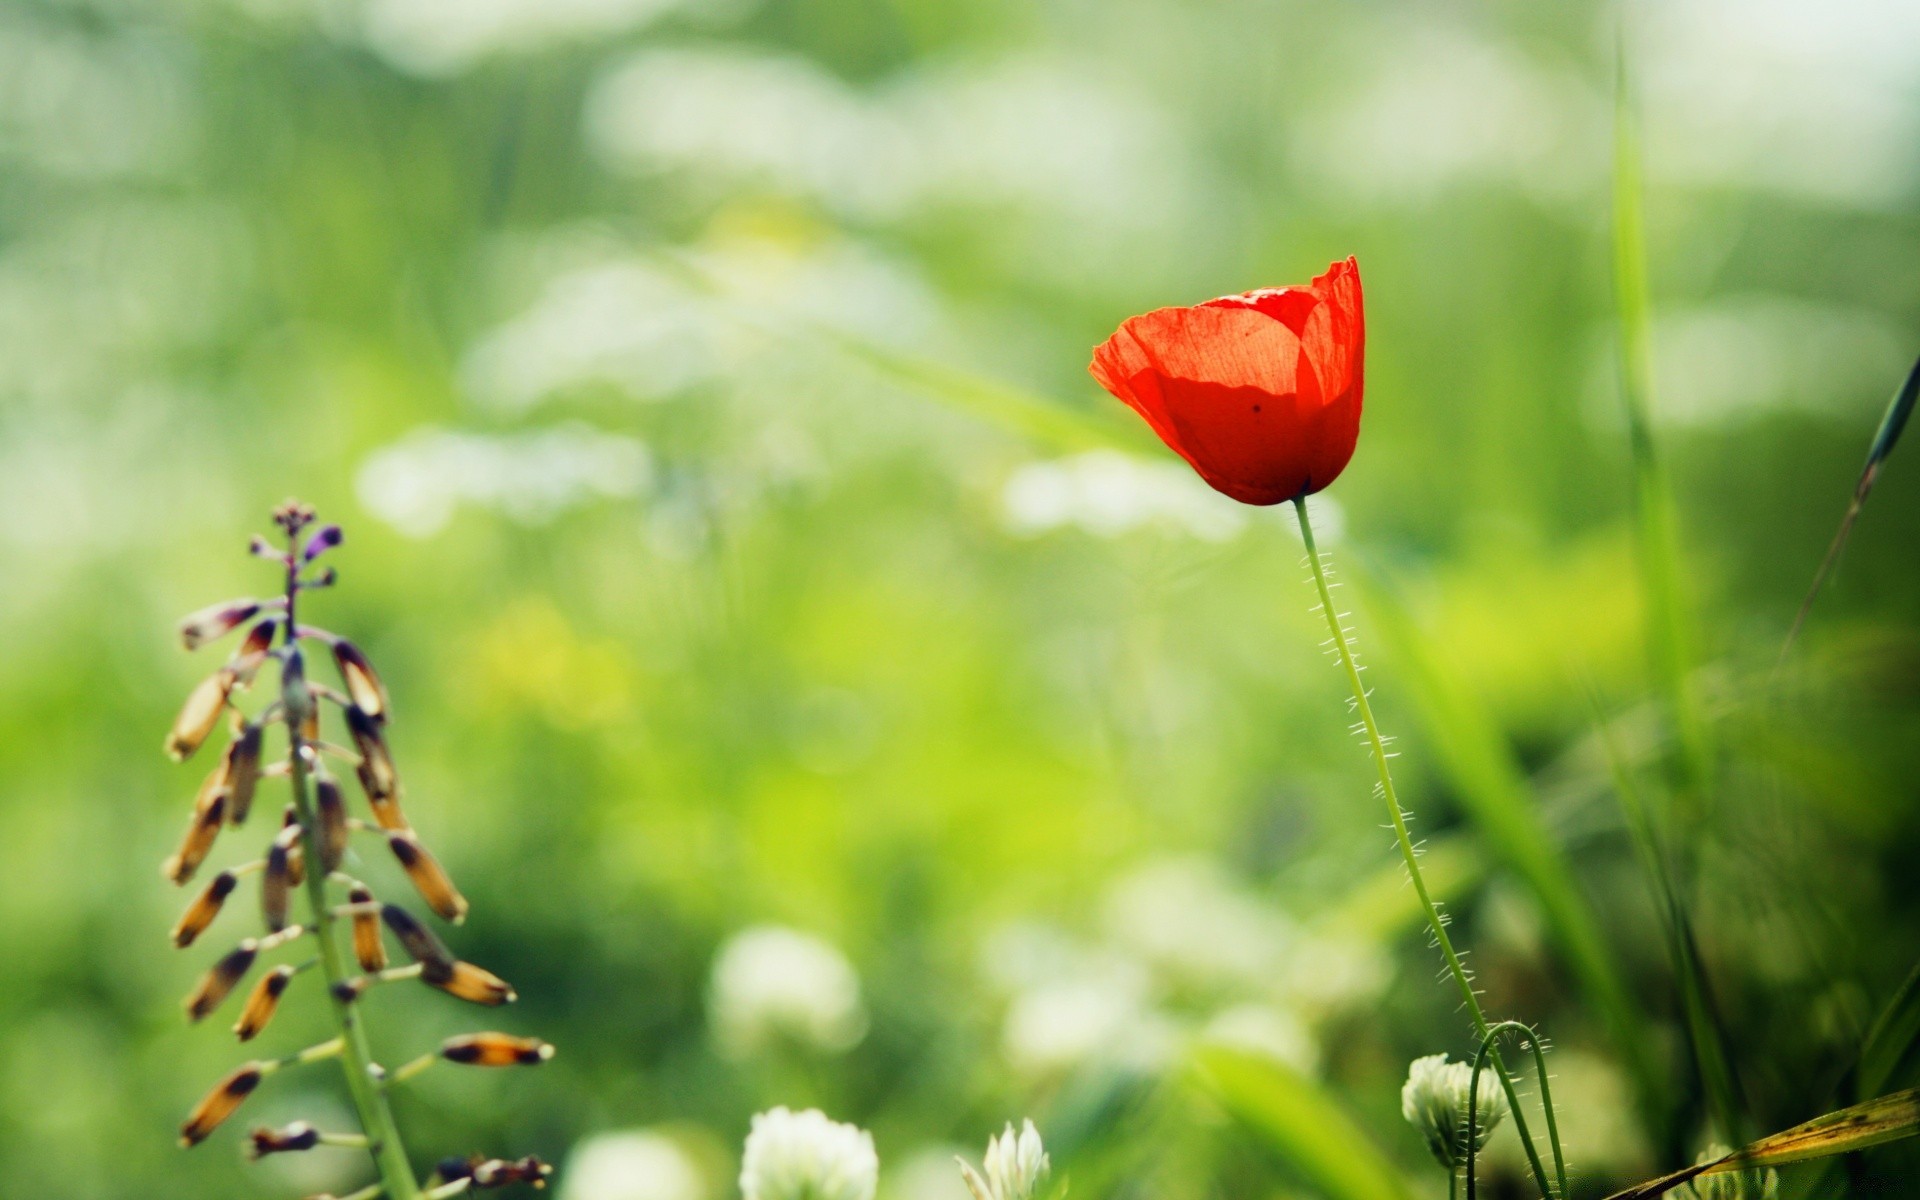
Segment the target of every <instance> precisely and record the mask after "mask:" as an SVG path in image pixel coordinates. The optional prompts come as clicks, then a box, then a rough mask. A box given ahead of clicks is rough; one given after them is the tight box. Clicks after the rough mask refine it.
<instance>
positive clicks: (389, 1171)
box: [285, 538, 420, 1200]
mask: <svg viewBox="0 0 1920 1200" xmlns="http://www.w3.org/2000/svg"><path fill="white" fill-rule="evenodd" d="M299 569H300V568H299V560H298V557H297V544H296V542H295V539H292V538H290V539H289V558H288V565H287V611H286V626H285V628H286V643H285V644H286V647H287V649H288V651H289V652H292V651H293V650H294V648H295V647H296V646H297V645H298V642H297V639H296V638H295V636H294V630H295V628H297V622H296V620H295V613H294V600H295V597H296V596H297V595H298V594H299V590H300V589H299V584H298V574H299ZM287 741H288V755H289V759H290V763H289V767H290V774H291V778H292V781H293V804H294V809H295V811H296V812H297V813H298V815H299V818H300V831H301V838H302V840H303V841H304V842H305V844H306V847H307V851H306V854H307V881H306V890H307V904H308V906H309V907H310V908H311V909H312V910H313V917H312V923H313V936H314V940H315V941H317V942H318V943H319V944H320V970H321V972H322V974H324V975H325V976H326V980H327V1001H328V1003H330V1004H332V1005H333V1016H334V1022H335V1024H337V1025H338V1026H339V1027H340V1037H341V1041H342V1043H343V1045H344V1049H343V1051H342V1053H341V1055H340V1065H341V1068H342V1069H343V1070H344V1071H345V1072H346V1076H347V1091H348V1093H350V1094H351V1096H352V1098H353V1107H354V1111H355V1112H356V1113H357V1114H358V1115H359V1117H360V1128H361V1129H362V1130H364V1131H365V1132H366V1135H367V1153H368V1154H369V1155H370V1156H371V1157H372V1159H373V1165H374V1168H375V1169H376V1170H377V1171H379V1172H380V1184H379V1187H378V1189H377V1190H375V1191H374V1192H373V1194H375V1195H384V1196H385V1197H386V1198H387V1200H419V1197H420V1188H419V1186H418V1185H417V1184H416V1183H415V1182H414V1178H413V1164H412V1163H410V1162H409V1161H408V1160H407V1148H406V1145H405V1144H404V1143H403V1142H401V1140H400V1130H399V1127H398V1126H397V1125H395V1124H394V1120H393V1110H392V1109H391V1108H390V1107H388V1105H387V1094H386V1089H385V1086H384V1085H383V1084H382V1083H381V1082H380V1081H379V1080H377V1079H376V1078H375V1074H374V1073H375V1071H376V1070H377V1069H378V1068H377V1067H376V1066H375V1064H374V1061H373V1047H372V1045H371V1043H370V1042H369V1041H368V1039H367V1031H366V1027H365V1026H364V1025H363V1024H362V1023H361V1020H360V1014H359V1011H358V1010H357V1009H356V1007H355V1005H354V1003H353V1002H349V1001H343V1000H341V999H340V997H339V996H337V995H335V994H334V987H335V985H336V984H339V983H341V982H343V981H344V980H346V979H347V978H349V976H350V974H351V973H350V972H349V971H348V970H347V960H346V955H345V953H344V952H343V951H342V950H341V948H340V942H339V940H338V939H337V938H336V937H335V936H334V927H335V925H337V924H338V921H339V919H338V918H337V917H336V916H335V915H334V912H333V905H332V903H331V902H330V901H329V900H328V898H327V873H326V871H324V870H322V869H321V866H320V859H319V855H318V853H317V852H316V849H315V848H316V847H318V846H319V845H320V823H319V820H318V818H317V817H316V816H315V814H314V806H313V798H312V796H311V795H310V794H309V789H308V787H307V767H306V756H305V753H304V751H305V738H304V736H303V734H302V731H301V728H300V720H299V718H298V715H297V714H294V713H291V712H289V713H288V714H287Z"/></svg>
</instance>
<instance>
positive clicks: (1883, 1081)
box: [1853, 964, 1920, 1096]
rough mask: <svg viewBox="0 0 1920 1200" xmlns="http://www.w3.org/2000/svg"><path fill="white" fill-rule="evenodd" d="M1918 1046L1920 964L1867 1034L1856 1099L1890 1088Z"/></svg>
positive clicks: (1857, 1074) (1857, 1075) (1855, 1074)
mask: <svg viewBox="0 0 1920 1200" xmlns="http://www.w3.org/2000/svg"><path fill="white" fill-rule="evenodd" d="M1916 1044H1920V964H1916V965H1915V966H1914V968H1913V970H1912V972H1911V973H1909V974H1908V975H1907V978H1906V982H1904V983H1902V984H1901V985H1900V988H1899V990H1898V991H1896V992H1894V994H1893V998H1892V999H1891V1000H1888V1001H1887V1006H1886V1008H1884V1009H1882V1010H1881V1011H1880V1016H1879V1017H1878V1019H1876V1020H1875V1021H1874V1023H1873V1028H1872V1029H1870V1030H1869V1031H1868V1032H1867V1038H1866V1041H1865V1042H1863V1043H1862V1044H1861V1047H1860V1058H1859V1059H1858V1061H1857V1062H1856V1064H1855V1066H1854V1070H1853V1093H1854V1095H1855V1096H1866V1095H1872V1094H1873V1093H1874V1092H1877V1091H1879V1090H1880V1089H1881V1088H1883V1087H1885V1086H1887V1081H1888V1080H1889V1079H1891V1078H1892V1077H1893V1073H1894V1072H1895V1071H1897V1070H1899V1069H1900V1064H1901V1063H1903V1062H1905V1061H1906V1059H1907V1056H1908V1055H1910V1054H1912V1053H1913V1050H1914V1046H1915V1045H1916Z"/></svg>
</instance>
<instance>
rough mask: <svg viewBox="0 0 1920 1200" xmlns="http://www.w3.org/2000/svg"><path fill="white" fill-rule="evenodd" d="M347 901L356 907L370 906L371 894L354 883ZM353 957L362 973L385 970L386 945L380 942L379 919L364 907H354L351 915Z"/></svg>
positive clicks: (363, 887) (359, 884)
mask: <svg viewBox="0 0 1920 1200" xmlns="http://www.w3.org/2000/svg"><path fill="white" fill-rule="evenodd" d="M347 899H348V900H351V901H352V902H353V903H354V904H355V905H356V906H365V905H371V904H372V903H373V893H372V892H371V891H369V890H368V889H367V885H366V884H364V883H356V884H354V885H353V888H352V889H351V890H350V891H348V892H347ZM353 956H354V958H356V959H358V960H359V961H360V969H361V970H362V971H384V970H386V969H387V945H386V943H385V942H383V941H381V940H380V918H379V917H376V916H375V915H374V914H373V913H372V912H370V911H368V910H367V909H366V908H365V907H356V908H355V910H354V914H353Z"/></svg>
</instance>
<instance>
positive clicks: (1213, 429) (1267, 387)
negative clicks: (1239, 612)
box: [1090, 258, 1366, 504]
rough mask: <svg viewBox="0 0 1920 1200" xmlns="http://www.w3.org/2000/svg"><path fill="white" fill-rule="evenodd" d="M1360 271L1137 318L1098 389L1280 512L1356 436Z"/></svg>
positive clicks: (1175, 447)
mask: <svg viewBox="0 0 1920 1200" xmlns="http://www.w3.org/2000/svg"><path fill="white" fill-rule="evenodd" d="M1365 348H1366V321H1365V315H1364V311H1363V306H1362V302H1361V293H1360V268H1359V266H1358V265H1357V264H1356V263H1355V262H1354V260H1353V259H1351V258H1349V259H1346V260H1344V261H1342V262H1337V263H1334V264H1333V265H1332V266H1330V267H1328V268H1327V270H1326V273H1325V274H1323V275H1321V276H1319V277H1318V278H1316V279H1315V280H1314V281H1313V282H1312V283H1310V284H1308V285H1306V286H1305V287H1280V288H1264V289H1262V290H1260V291H1255V292H1245V293H1242V294H1240V295H1238V296H1222V297H1220V298H1219V299H1217V300H1209V301H1207V302H1206V303H1204V304H1200V305H1195V306H1193V307H1191V308H1162V309H1156V310H1155V311H1153V312H1150V313H1146V314H1144V315H1142V316H1138V317H1133V318H1130V319H1129V320H1127V321H1126V322H1125V323H1124V324H1122V325H1121V326H1120V328H1119V330H1117V331H1116V332H1115V333H1114V335H1113V336H1112V337H1110V338H1108V339H1107V340H1106V342H1105V343H1104V344H1102V345H1101V346H1100V347H1099V348H1098V349H1096V350H1095V351H1094V353H1093V364H1092V367H1091V368H1090V369H1091V371H1092V372H1093V377H1094V378H1095V379H1096V380H1098V381H1099V382H1100V386H1102V387H1104V388H1106V389H1107V390H1108V391H1109V392H1112V393H1113V395H1114V396H1115V397H1117V398H1118V399H1119V400H1120V401H1121V402H1123V403H1124V404H1126V405H1127V406H1128V407H1129V408H1132V409H1133V410H1134V411H1135V412H1137V413H1139V414H1140V415H1141V416H1142V417H1144V418H1145V419H1146V422H1147V424H1148V425H1151V426H1152V427H1153V431H1154V432H1155V433H1156V434H1158V435H1159V436H1160V440H1161V441H1163V442H1165V443H1166V444H1167V446H1168V448H1169V449H1171V450H1172V451H1173V452H1174V453H1176V454H1178V455H1179V456H1180V457H1182V458H1184V459H1186V460H1187V462H1188V464H1189V465H1191V466H1192V467H1193V469H1194V470H1196V471H1198V472H1199V473H1200V477H1201V478H1202V479H1205V480H1206V481H1207V482H1208V483H1209V484H1212V485H1213V487H1214V488H1216V489H1217V490H1219V491H1221V492H1224V493H1226V494H1227V495H1229V496H1231V497H1233V498H1234V499H1235V500H1239V501H1241V502H1242V503H1246V504H1279V503H1281V502H1282V501H1285V500H1293V499H1296V498H1298V497H1300V496H1305V495H1307V494H1309V493H1312V492H1317V491H1319V490H1320V489H1322V488H1324V487H1326V486H1327V485H1328V484H1330V483H1332V482H1333V481H1334V479H1335V478H1336V477H1338V476H1339V474H1340V472H1341V471H1343V470H1344V469H1345V468H1346V465H1347V461H1348V460H1349V459H1351V458H1352V457H1353V447H1354V443H1355V442H1356V441H1357V440H1358V439H1359V436H1360V401H1361V392H1362V390H1363V389H1362V377H1363V366H1364V359H1365Z"/></svg>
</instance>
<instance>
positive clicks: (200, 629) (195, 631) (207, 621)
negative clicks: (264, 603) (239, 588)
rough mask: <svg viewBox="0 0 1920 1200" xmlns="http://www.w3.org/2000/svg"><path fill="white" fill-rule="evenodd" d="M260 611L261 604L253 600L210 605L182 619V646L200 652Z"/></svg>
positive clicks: (244, 599)
mask: <svg viewBox="0 0 1920 1200" xmlns="http://www.w3.org/2000/svg"><path fill="white" fill-rule="evenodd" d="M259 611H260V602H259V601H258V600H254V599H252V598H243V599H240V600H226V601H223V602H221V603H219V604H210V605H208V606H207V607H206V608H203V609H201V610H200V611H199V612H197V613H193V614H191V615H190V616H187V617H184V618H182V619H181V621H180V644H181V645H183V646H185V647H186V648H187V649H189V650H198V649H199V648H200V647H202V646H204V645H206V644H207V643H208V642H210V641H212V640H214V639H215V638H217V637H223V636H225V635H226V634H227V633H229V632H231V631H232V630H233V628H234V626H236V625H238V624H240V623H241V622H242V621H245V620H248V619H249V618H251V617H252V616H253V615H254V614H255V613H257V612H259Z"/></svg>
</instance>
